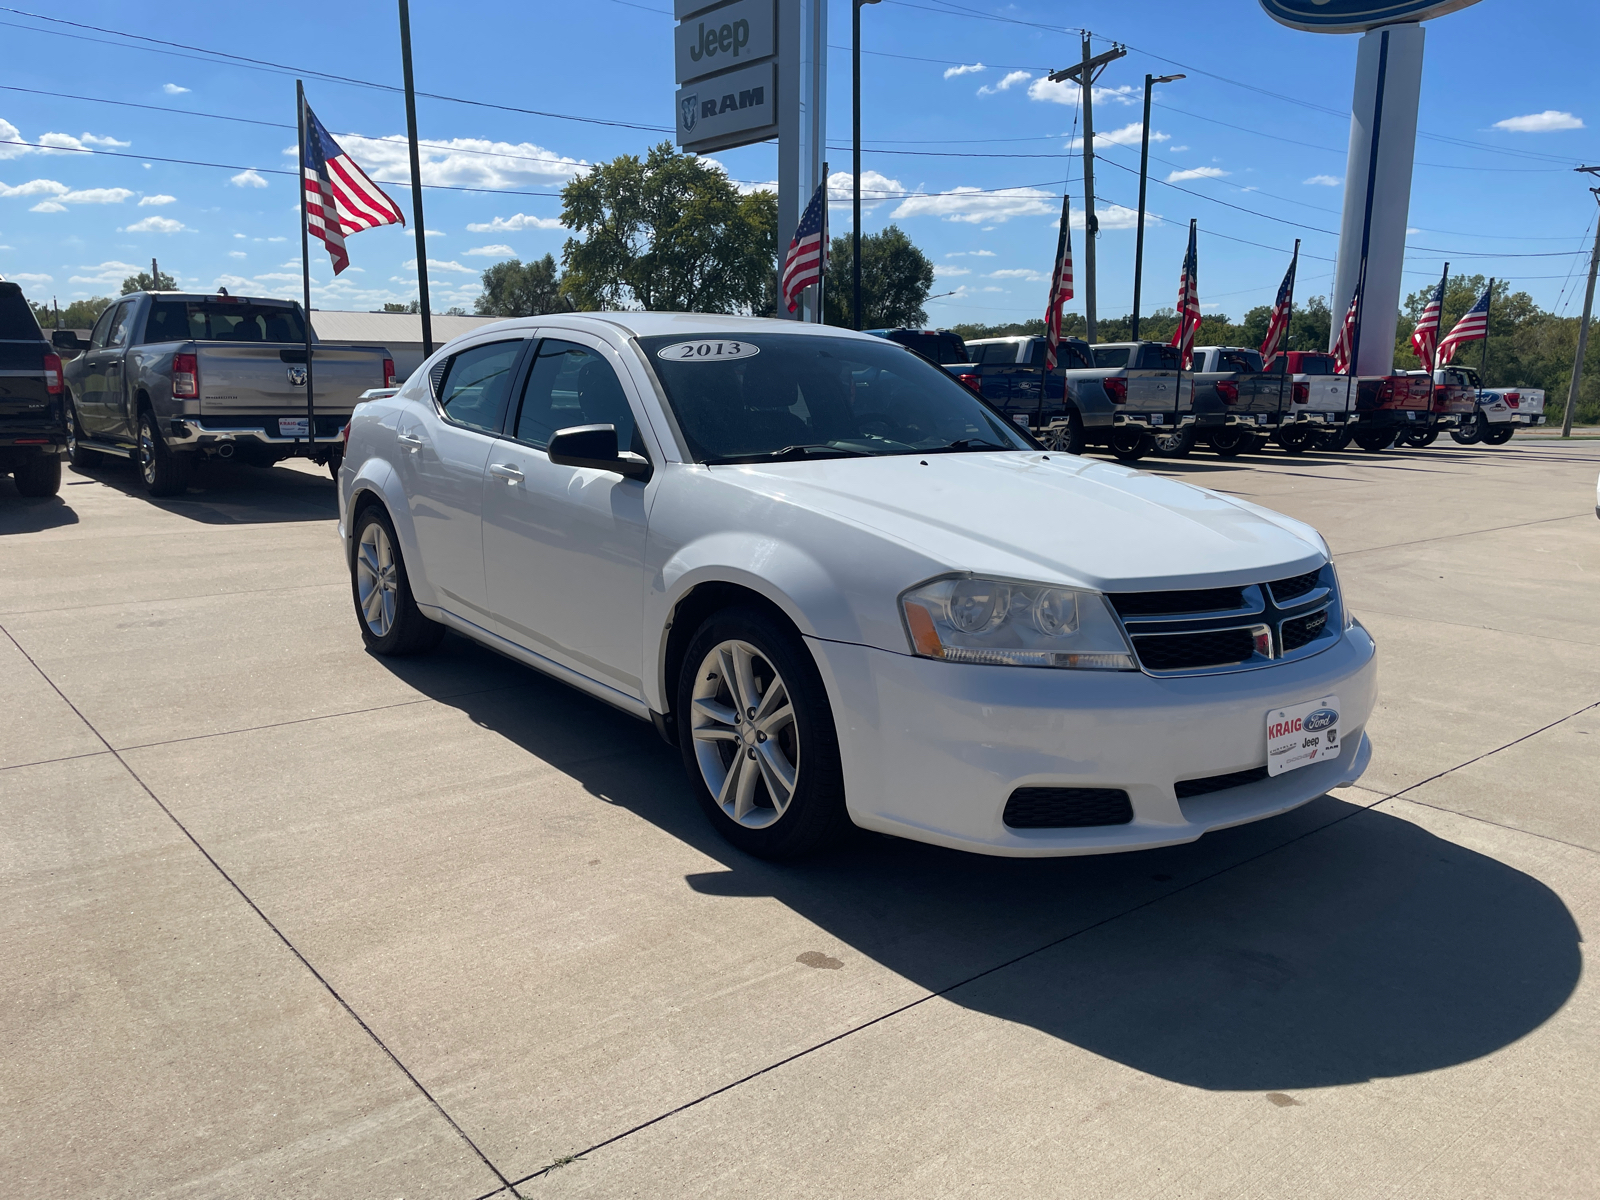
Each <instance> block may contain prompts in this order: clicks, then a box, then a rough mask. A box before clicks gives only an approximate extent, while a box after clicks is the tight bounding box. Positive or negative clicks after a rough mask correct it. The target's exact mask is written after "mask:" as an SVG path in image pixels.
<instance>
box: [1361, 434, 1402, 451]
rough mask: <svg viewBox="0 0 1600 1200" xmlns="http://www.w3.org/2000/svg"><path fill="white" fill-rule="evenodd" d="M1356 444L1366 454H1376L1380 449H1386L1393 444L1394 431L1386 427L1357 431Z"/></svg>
mask: <svg viewBox="0 0 1600 1200" xmlns="http://www.w3.org/2000/svg"><path fill="white" fill-rule="evenodd" d="M1355 442H1356V445H1358V446H1360V447H1361V448H1362V449H1363V450H1365V451H1366V452H1367V453H1368V454H1377V453H1378V452H1379V451H1380V450H1387V449H1388V448H1389V447H1390V446H1392V445H1394V433H1393V432H1392V431H1391V430H1388V429H1376V430H1373V431H1371V432H1369V433H1357V434H1356V435H1355Z"/></svg>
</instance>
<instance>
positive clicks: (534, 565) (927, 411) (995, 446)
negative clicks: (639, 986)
mask: <svg viewBox="0 0 1600 1200" xmlns="http://www.w3.org/2000/svg"><path fill="white" fill-rule="evenodd" d="M347 439H348V444H347V448H346V452H345V455H344V463H343V466H342V467H341V469H340V472H339V502H340V525H339V529H340V536H341V538H342V539H343V540H344V543H345V549H346V552H347V558H348V561H349V564H350V570H351V578H352V587H353V590H354V598H355V608H356V616H357V618H358V620H359V623H360V629H361V634H362V636H363V637H364V638H365V639H366V641H367V644H368V645H369V646H370V647H371V648H372V649H373V650H374V651H376V652H377V653H380V654H405V653H414V652H417V651H421V650H425V649H430V648H432V647H433V646H435V645H437V643H438V641H439V639H440V637H441V636H442V635H443V633H444V631H445V630H446V628H449V629H454V630H456V631H458V632H459V633H461V634H464V635H466V636H467V637H469V638H472V639H474V640H476V641H479V642H482V643H483V644H485V645H487V646H491V647H493V648H494V649H496V650H499V651H501V652H502V653H504V654H507V655H509V656H511V657H512V658H515V659H518V660H520V661H521V662H523V663H526V664H527V665H528V666H530V667H533V668H535V669H537V670H540V671H543V672H546V673H547V674H549V675H552V676H554V677H555V678H557V679H559V680H562V681H564V682H566V683H568V684H570V685H572V686H573V687H576V688H579V689H581V690H582V691H584V692H587V693H588V694H589V695H591V696H595V697H598V698H599V699H601V700H603V701H605V702H606V703H608V704H611V705H614V706H615V707H616V708H619V709H621V710H622V711H623V712H626V713H629V714H631V715H633V716H635V717H638V718H640V719H642V720H648V721H652V722H654V724H655V727H656V729H657V730H658V731H659V732H660V733H661V735H662V736H663V737H664V738H666V739H667V740H668V741H669V742H671V743H673V744H675V745H676V746H678V747H679V749H680V750H681V752H682V755H683V761H684V765H685V767H686V768H687V771H688V774H689V778H690V780H691V781H692V785H693V788H694V790H695V793H696V794H697V795H698V797H699V799H700V802H701V804H702V806H703V807H704V809H705V811H706V813H707V814H708V816H709V818H710V820H711V821H712V823H713V824H715V825H716V827H717V828H718V829H719V830H721V832H722V833H723V834H724V835H725V836H726V837H727V838H728V839H729V840H731V841H732V842H733V843H734V844H735V845H737V846H739V847H741V848H743V849H745V850H747V851H749V852H751V853H755V854H760V855H765V856H770V857H790V856H794V855H798V854H801V853H804V852H807V851H809V850H812V849H814V848H816V847H817V846H819V845H821V844H823V843H825V842H827V841H829V840H831V839H833V838H834V837H836V836H837V835H839V834H840V833H841V832H843V831H844V830H845V829H846V828H848V826H849V825H850V824H851V823H852V822H853V823H854V824H856V825H859V826H863V827H865V828H868V829H874V830H879V831H881V832H884V833H890V834H896V835H899V836H902V837H908V838H915V839H917V840H920V841H925V842H933V843H937V844H939V845H944V846H954V847H958V848H961V849H965V850H974V851H979V852H982V853H986V854H1004V855H1060V854H1093V853H1103V852H1108V851H1119V850H1135V849H1142V848H1146V847H1153V846H1166V845H1172V844H1175V843H1180V842H1190V841H1193V840H1194V839H1196V838H1198V837H1200V836H1201V835H1203V834H1204V833H1206V832H1207V831H1209V830H1213V829H1220V828H1223V827H1226V826H1230V825H1238V824H1242V823H1244V822H1247V821H1253V820H1257V819H1259V818H1262V817H1268V816H1271V815H1273V814H1276V813H1282V812H1285V811H1287V810H1289V809H1292V808H1295V807H1296V806H1298V805H1301V804H1304V803H1306V802H1307V801H1308V800H1311V799H1312V798H1314V797H1316V796H1318V795H1321V794H1322V793H1323V792H1325V791H1327V790H1328V789H1329V788H1332V787H1337V786H1340V785H1343V784H1348V783H1351V782H1353V781H1354V780H1355V779H1356V778H1357V777H1358V776H1359V775H1360V774H1361V772H1362V771H1363V770H1364V769H1365V768H1366V765H1367V762H1368V760H1369V758H1370V757H1371V748H1370V745H1369V743H1368V741H1367V737H1366V734H1365V732H1364V727H1365V725H1366V722H1367V717H1368V715H1369V714H1370V713H1371V711H1372V707H1373V703H1374V692H1375V686H1376V667H1375V660H1374V655H1375V651H1374V647H1373V642H1372V639H1371V637H1369V636H1368V634H1367V632H1366V630H1365V629H1364V628H1363V627H1362V626H1361V624H1360V623H1359V622H1357V621H1356V620H1355V619H1354V618H1353V617H1352V616H1351V615H1350V613H1349V611H1348V610H1347V609H1346V607H1345V605H1344V602H1343V599H1342V597H1341V595H1340V592H1339V583H1338V578H1337V576H1336V574H1335V572H1334V567H1333V563H1332V561H1331V558H1330V554H1329V551H1328V547H1327V545H1326V543H1324V541H1323V540H1322V538H1321V537H1320V536H1319V535H1318V534H1317V533H1316V531H1315V530H1313V529H1312V528H1311V527H1310V526H1308V525H1305V524H1302V523H1301V522H1299V521H1295V520H1291V519H1290V518H1288V517H1284V516H1281V515H1279V514H1276V513H1273V512H1270V511H1268V510H1266V509H1263V508H1260V507H1257V506H1256V505H1253V504H1250V503H1248V502H1246V501H1243V500H1239V499H1236V498H1232V497H1228V496H1223V495H1219V494H1218V493H1215V492H1211V491H1206V490H1204V489H1201V488H1196V487H1191V486H1189V485H1187V484H1183V483H1179V482H1176V481H1173V480H1169V479H1163V478H1159V477H1157V476H1153V475H1146V474H1142V473H1139V472H1136V471H1133V470H1130V469H1128V468H1125V467H1122V466H1117V465H1113V464H1110V463H1104V462H1097V461H1091V460H1089V459H1086V458H1078V457H1074V456H1072V455H1067V454H1063V453H1060V452H1055V451H1046V450H1042V449H1041V448H1040V447H1039V446H1038V445H1037V444H1036V443H1034V442H1033V441H1032V440H1031V439H1030V438H1029V437H1028V436H1027V435H1026V434H1025V433H1023V432H1021V431H1019V430H1018V429H1017V428H1016V427H1015V426H1013V425H1011V424H1010V423H1008V422H1007V421H1006V420H1005V419H1004V418H1003V417H1002V416H1001V415H999V414H997V413H996V412H994V411H993V410H991V409H990V408H988V407H987V406H986V405H985V404H984V403H983V402H982V401H981V400H979V399H978V398H977V397H975V396H974V395H973V394H972V393H971V392H969V391H968V390H967V389H966V388H965V387H963V386H962V385H961V384H960V383H958V382H956V381H955V380H954V379H953V378H951V377H950V376H949V375H947V374H946V373H945V372H943V371H942V370H940V369H939V368H938V367H936V366H934V365H933V364H931V363H929V362H928V361H927V360H925V359H922V358H920V357H918V356H917V355H915V354H913V353H912V352H910V351H909V350H907V349H905V348H904V347H901V346H898V345H896V344H895V343H893V342H887V341H884V340H882V339H879V338H874V337H870V336H867V335H864V334H856V333H850V332H846V331H842V330H839V329H833V328H826V327H818V326H813V325H801V324H796V323H793V322H788V321H772V320H763V319H758V318H739V317H725V316H705V315H697V314H688V313H677V314H669V313H605V314H565V315H560V316H549V317H532V318H525V319H519V320H512V321H504V322H500V323H498V324H495V325H490V326H487V327H485V328H483V329H480V330H476V331H474V332H473V333H471V334H470V335H468V336H466V337H463V338H460V339H457V340H456V341H454V342H452V343H450V344H449V345H448V346H446V347H444V349H442V350H440V351H439V352H438V353H436V354H435V355H434V356H433V357H432V358H431V359H429V360H428V361H427V362H425V363H424V364H423V366H422V367H421V368H419V369H418V371H417V372H416V373H415V374H414V375H412V376H411V378H410V380H409V381H408V382H407V383H406V385H405V386H404V387H403V388H401V389H400V390H399V392H398V393H397V394H395V395H393V396H389V397H382V398H375V399H372V400H370V401H368V402H366V403H363V404H362V405H361V406H360V407H359V408H358V409H357V410H356V413H355V416H354V417H353V418H352V420H351V422H350V425H349V427H348V430H347Z"/></svg>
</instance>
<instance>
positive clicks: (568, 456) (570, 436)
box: [545, 425, 654, 481]
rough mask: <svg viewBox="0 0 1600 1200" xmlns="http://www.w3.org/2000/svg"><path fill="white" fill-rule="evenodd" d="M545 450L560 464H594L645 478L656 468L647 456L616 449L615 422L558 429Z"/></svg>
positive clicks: (597, 468)
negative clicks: (621, 452) (620, 452)
mask: <svg viewBox="0 0 1600 1200" xmlns="http://www.w3.org/2000/svg"><path fill="white" fill-rule="evenodd" d="M545 453H546V454H548V455H549V456H550V461H551V462H553V463H555V464H556V465H557V466H558V467H593V468H594V469H595V470H598V471H614V472H615V473H616V474H618V475H621V476H623V477H624V478H626V479H638V480H641V481H642V480H646V479H649V478H650V476H651V474H652V473H653V470H654V469H653V468H652V467H651V465H650V460H649V459H648V458H642V457H640V456H639V455H637V454H629V453H623V454H619V453H618V452H617V427H616V426H615V425H574V426H572V427H571V428H569V429H558V430H556V432H555V433H554V434H553V435H551V438H550V445H549V446H548V447H547V448H546V449H545Z"/></svg>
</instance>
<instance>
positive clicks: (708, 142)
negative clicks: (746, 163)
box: [677, 61, 778, 154]
mask: <svg viewBox="0 0 1600 1200" xmlns="http://www.w3.org/2000/svg"><path fill="white" fill-rule="evenodd" d="M774 82H775V72H774V70H773V63H771V62H770V61H769V62H763V63H757V64H756V65H755V66H753V67H744V68H742V69H741V70H738V71H729V72H727V73H726V74H723V75H713V76H712V77H711V78H710V79H701V80H699V81H698V82H696V83H695V85H694V86H693V88H680V89H679V91H678V103H677V110H678V111H677V117H678V145H680V146H682V147H683V148H684V149H685V150H686V151H689V152H691V153H696V154H701V153H704V152H706V151H708V150H724V149H727V148H728V147H730V146H743V145H747V144H748V143H750V142H759V141H761V140H762V139H764V138H767V137H771V136H773V135H774V134H775V133H776V132H777V127H778V112H777V108H778V106H777V96H776V95H775V90H774V86H773V85H774Z"/></svg>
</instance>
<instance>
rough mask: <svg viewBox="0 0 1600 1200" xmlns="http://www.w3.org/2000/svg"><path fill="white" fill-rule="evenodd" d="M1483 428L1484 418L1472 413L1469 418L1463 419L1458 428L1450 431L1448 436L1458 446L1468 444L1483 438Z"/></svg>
mask: <svg viewBox="0 0 1600 1200" xmlns="http://www.w3.org/2000/svg"><path fill="white" fill-rule="evenodd" d="M1485 428H1486V425H1485V423H1484V419H1483V418H1482V417H1481V416H1479V415H1478V414H1477V413H1473V414H1472V419H1471V420H1468V421H1463V422H1462V423H1461V425H1460V427H1459V428H1456V429H1452V430H1451V431H1450V437H1451V439H1452V440H1453V441H1454V442H1455V443H1456V445H1458V446H1470V445H1472V444H1473V443H1474V442H1480V441H1482V440H1483V434H1484V430H1485Z"/></svg>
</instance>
